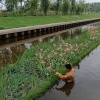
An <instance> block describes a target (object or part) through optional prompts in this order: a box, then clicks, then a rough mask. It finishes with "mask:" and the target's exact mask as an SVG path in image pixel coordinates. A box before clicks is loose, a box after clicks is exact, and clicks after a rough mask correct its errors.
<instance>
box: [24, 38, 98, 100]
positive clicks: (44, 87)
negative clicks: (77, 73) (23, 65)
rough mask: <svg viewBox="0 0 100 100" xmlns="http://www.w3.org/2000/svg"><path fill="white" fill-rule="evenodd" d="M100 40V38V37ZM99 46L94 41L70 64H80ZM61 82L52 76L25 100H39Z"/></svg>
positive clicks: (62, 71)
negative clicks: (38, 99)
mask: <svg viewBox="0 0 100 100" xmlns="http://www.w3.org/2000/svg"><path fill="white" fill-rule="evenodd" d="M99 38H100V37H99ZM98 45H100V41H99V40H98V41H94V43H93V44H92V45H90V46H89V48H88V49H87V50H85V51H84V52H82V53H80V55H79V56H77V57H74V58H73V59H72V60H71V61H70V63H72V65H73V66H75V65H76V64H78V63H79V62H80V61H81V60H82V59H83V58H84V57H85V56H87V55H88V54H89V53H90V52H91V51H92V50H94V49H95V48H96V47H97V46H98ZM59 72H61V73H65V69H64V68H63V69H61V70H59ZM58 81H59V79H58V77H56V76H55V75H52V76H51V77H50V79H49V80H48V81H46V82H44V83H43V84H41V85H40V86H39V87H38V88H37V89H36V90H35V91H33V92H31V93H29V94H28V95H27V96H25V97H24V98H23V99H25V100H35V99H37V98H39V97H40V96H41V95H42V94H43V93H45V92H46V91H47V90H48V89H49V88H51V87H52V86H53V85H54V84H55V83H57V82H58Z"/></svg>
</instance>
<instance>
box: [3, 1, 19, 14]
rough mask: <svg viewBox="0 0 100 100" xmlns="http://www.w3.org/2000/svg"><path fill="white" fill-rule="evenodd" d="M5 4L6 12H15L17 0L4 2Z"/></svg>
mask: <svg viewBox="0 0 100 100" xmlns="http://www.w3.org/2000/svg"><path fill="white" fill-rule="evenodd" d="M5 3H6V7H7V10H9V11H11V12H16V10H17V3H18V0H6V2H5Z"/></svg>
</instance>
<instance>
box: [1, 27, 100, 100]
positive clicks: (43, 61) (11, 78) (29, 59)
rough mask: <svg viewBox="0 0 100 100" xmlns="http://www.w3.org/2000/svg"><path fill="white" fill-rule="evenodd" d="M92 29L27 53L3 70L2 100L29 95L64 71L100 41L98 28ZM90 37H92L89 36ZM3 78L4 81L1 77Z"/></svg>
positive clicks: (47, 43) (51, 42) (40, 46)
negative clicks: (75, 59) (76, 58)
mask: <svg viewBox="0 0 100 100" xmlns="http://www.w3.org/2000/svg"><path fill="white" fill-rule="evenodd" d="M91 28H93V27H89V28H88V29H87V30H85V31H84V32H83V33H82V35H81V36H80V37H75V38H73V39H71V38H69V39H65V40H62V38H60V37H59V39H58V40H54V41H48V42H43V43H40V44H38V45H36V46H34V47H32V48H31V49H27V50H26V51H25V52H24V54H23V56H22V57H20V58H19V59H18V62H16V64H15V65H10V66H9V68H8V69H3V71H2V74H1V76H0V79H1V82H0V89H1V88H2V87H3V89H1V90H0V96H1V98H3V99H5V100H6V99H9V100H12V99H19V98H21V97H24V96H25V95H27V93H28V92H29V91H36V88H38V87H39V86H40V85H41V84H42V83H43V82H45V81H47V80H49V79H50V77H51V76H52V74H54V73H55V71H58V70H61V69H63V65H64V64H65V63H66V62H71V60H73V59H74V58H75V57H79V55H81V53H83V52H84V51H85V50H87V49H88V48H89V47H91V46H92V45H93V44H94V43H95V42H96V41H99V40H100V33H98V31H97V29H96V28H93V29H91ZM90 33H91V34H90ZM2 76H3V77H2Z"/></svg>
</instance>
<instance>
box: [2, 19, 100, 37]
mask: <svg viewBox="0 0 100 100" xmlns="http://www.w3.org/2000/svg"><path fill="white" fill-rule="evenodd" d="M99 21H100V19H99V18H95V19H90V20H79V21H72V22H62V23H55V24H46V25H38V26H28V27H21V28H13V29H5V30H0V38H9V37H17V36H20V35H26V34H33V35H34V36H35V37H36V36H41V35H45V34H51V33H54V32H59V31H62V30H66V29H70V28H74V27H79V26H83V25H88V24H92V23H95V22H99Z"/></svg>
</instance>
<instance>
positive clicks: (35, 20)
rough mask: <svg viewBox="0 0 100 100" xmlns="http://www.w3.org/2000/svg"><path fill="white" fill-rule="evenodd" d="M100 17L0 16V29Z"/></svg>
mask: <svg viewBox="0 0 100 100" xmlns="http://www.w3.org/2000/svg"><path fill="white" fill-rule="evenodd" d="M91 18H100V14H84V15H75V16H71V15H68V16H60V15H59V16H56V15H50V16H22V17H0V30H2V29H9V28H18V27H25V26H34V25H43V24H52V23H59V22H69V21H76V20H83V19H91Z"/></svg>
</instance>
